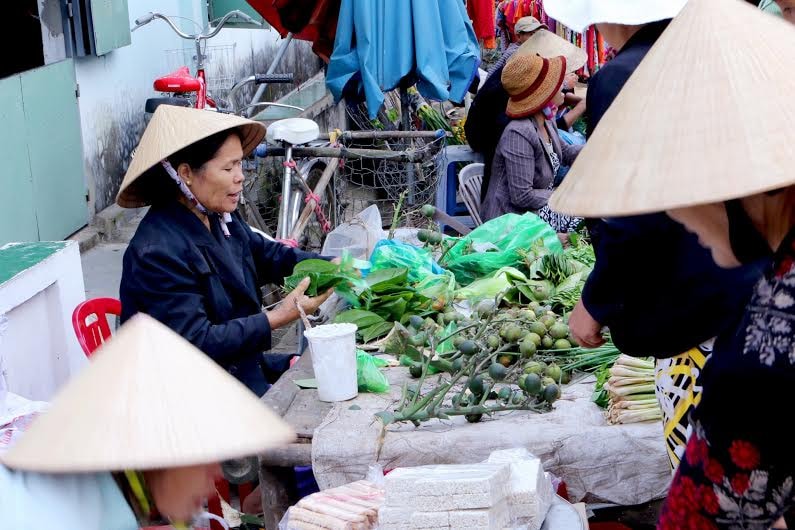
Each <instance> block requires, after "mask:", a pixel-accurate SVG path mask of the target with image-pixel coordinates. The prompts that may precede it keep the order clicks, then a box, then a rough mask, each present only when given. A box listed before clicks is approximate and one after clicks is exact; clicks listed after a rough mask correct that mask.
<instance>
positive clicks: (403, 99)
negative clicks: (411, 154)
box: [400, 86, 415, 206]
mask: <svg viewBox="0 0 795 530" xmlns="http://www.w3.org/2000/svg"><path fill="white" fill-rule="evenodd" d="M400 111H401V114H402V120H401V121H402V125H403V130H404V131H410V130H411V105H410V103H409V93H408V89H407V88H406V87H403V86H401V87H400ZM408 142H409V145H411V140H410V139H409V141H408ZM406 185H407V187H408V191H409V196H408V204H409V206H413V205H414V200H415V198H414V186H415V183H414V164H407V165H406Z"/></svg>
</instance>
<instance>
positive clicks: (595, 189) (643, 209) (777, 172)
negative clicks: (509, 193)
mask: <svg viewBox="0 0 795 530" xmlns="http://www.w3.org/2000/svg"><path fill="white" fill-rule="evenodd" d="M716 13H720V16H716ZM727 42H731V43H732V45H731V46H730V47H727V46H726V43H727ZM793 63H795V30H793V28H792V26H791V25H789V24H787V23H786V22H784V21H783V20H782V19H780V18H777V17H771V16H769V15H768V14H766V13H764V12H762V11H759V10H758V9H756V8H754V7H753V6H750V5H748V4H747V3H746V2H743V1H741V0H690V3H689V4H688V5H687V6H686V7H685V9H684V10H683V11H682V13H681V15H679V16H678V17H677V18H676V19H674V21H673V22H672V23H671V25H670V26H669V27H668V29H667V30H666V31H665V33H663V35H662V37H660V40H659V41H658V42H657V44H656V45H655V46H654V47H653V48H652V49H651V51H650V52H649V53H648V55H647V56H646V58H645V59H644V60H643V62H642V63H641V65H640V67H639V68H638V69H637V70H636V71H635V73H634V75H633V76H632V77H631V78H630V79H629V81H628V82H627V84H626V85H625V87H624V89H623V90H622V91H621V93H620V94H619V95H618V97H617V98H616V100H615V102H614V103H613V105H612V106H611V107H610V109H609V110H608V111H607V113H606V114H605V116H604V118H602V120H601V121H600V122H599V125H598V126H597V128H596V130H595V131H594V134H593V136H592V137H591V138H589V140H588V143H587V144H586V147H585V148H584V149H583V150H582V152H580V154H579V156H578V157H577V161H576V162H575V163H574V165H573V166H572V168H571V170H570V171H569V173H568V174H567V175H566V179H565V180H564V181H563V183H562V184H561V186H560V188H559V189H558V190H557V192H556V193H555V194H554V195H553V196H552V199H551V200H550V206H551V207H552V208H553V209H555V210H556V211H559V212H563V213H567V214H574V215H582V216H587V217H606V216H621V215H634V214H640V213H647V212H657V211H663V210H668V209H673V208H681V207H686V206H693V205H698V204H706V203H713V202H719V201H724V200H727V199H732V198H737V197H743V196H748V195H752V194H755V193H760V192H764V191H768V190H773V189H777V188H781V187H784V186H788V185H791V184H793V183H795V171H793V169H792V161H793V160H795V130H793V126H792V124H793V123H795V109H794V108H793V107H792V95H793V94H795V76H793V75H791V74H790V73H789V72H791V70H792V64H793ZM764 116H775V117H776V122H777V123H780V124H781V126H780V127H776V128H773V129H771V128H770V122H769V120H765V119H763V118H762V117H764Z"/></svg>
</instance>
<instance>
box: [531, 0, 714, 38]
mask: <svg viewBox="0 0 795 530" xmlns="http://www.w3.org/2000/svg"><path fill="white" fill-rule="evenodd" d="M686 3H687V0H545V1H544V10H545V11H546V13H547V15H549V16H550V18H554V19H555V20H557V21H559V22H560V23H561V24H565V25H566V26H568V27H569V28H571V29H573V30H574V31H579V32H582V31H585V29H586V28H587V27H588V26H590V25H592V24H598V23H600V22H602V23H613V24H624V25H627V26H636V25H640V24H648V23H649V22H656V21H658V20H665V19H667V18H673V17H675V16H676V15H677V14H678V13H679V12H680V11H681V10H682V7H683V6H684V5H685V4H686ZM719 14H720V11H718V12H716V13H715V15H716V16H718V15H719Z"/></svg>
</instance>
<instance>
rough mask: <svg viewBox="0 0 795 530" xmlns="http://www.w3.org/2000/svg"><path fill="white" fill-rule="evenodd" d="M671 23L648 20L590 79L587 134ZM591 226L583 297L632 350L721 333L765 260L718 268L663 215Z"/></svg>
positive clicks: (693, 342)
mask: <svg viewBox="0 0 795 530" xmlns="http://www.w3.org/2000/svg"><path fill="white" fill-rule="evenodd" d="M668 23H669V21H662V22H655V23H653V24H648V25H647V26H645V27H644V28H643V29H641V30H640V31H639V32H638V33H636V34H635V35H634V36H633V37H632V39H631V40H630V41H629V42H627V44H626V45H625V46H624V48H622V49H621V51H620V52H619V53H618V55H617V56H616V57H615V58H614V59H613V60H611V61H610V62H608V63H607V64H606V65H605V66H604V67H603V68H602V69H601V70H599V72H597V74H596V75H595V76H594V77H593V79H592V80H591V82H590V83H589V85H588V95H587V107H588V126H589V133H590V132H591V131H593V129H594V128H596V127H597V126H598V124H599V121H600V120H601V119H602V116H603V115H604V113H605V112H607V110H608V108H610V105H611V104H612V103H613V100H614V99H615V98H616V96H617V95H618V93H619V92H620V91H621V89H622V88H623V87H624V84H625V83H626V82H627V80H628V79H629V77H630V76H631V75H632V73H633V72H634V71H635V69H636V68H637V67H638V65H639V64H640V62H641V61H642V60H643V58H644V57H645V56H646V53H647V52H648V51H649V50H650V49H651V47H652V46H653V45H654V43H655V42H656V40H657V38H658V37H659V36H660V35H661V34H662V32H663V31H664V30H665V28H666V27H667V26H668ZM673 110H674V109H672V111H673ZM637 118H638V119H639V120H640V119H642V116H638V117H637ZM670 155H671V156H676V153H670ZM661 178H662V177H661ZM588 228H589V230H590V233H591V238H592V242H593V245H594V251H595V253H596V266H595V267H594V270H593V272H592V273H591V275H590V276H589V278H588V281H587V282H586V284H585V288H584V289H583V293H582V301H583V304H584V305H585V308H586V309H587V310H588V312H589V313H590V314H591V316H593V318H594V319H595V320H597V321H598V322H600V323H601V324H603V325H606V326H608V327H609V328H610V332H611V335H612V337H613V341H614V342H615V344H616V346H618V347H619V348H620V349H621V350H622V351H624V352H625V353H627V354H630V355H643V356H646V355H653V356H655V357H671V356H674V355H678V354H680V353H683V352H684V351H686V350H688V349H690V348H692V347H694V346H697V345H698V344H700V343H702V342H704V341H705V340H707V339H710V338H712V337H714V336H716V335H718V333H720V332H721V331H722V330H723V328H724V327H725V326H726V325H727V324H730V323H731V322H733V321H735V320H736V318H737V316H738V315H739V314H741V312H742V310H743V308H744V306H745V304H746V302H747V301H748V299H749V298H750V296H751V289H752V287H753V284H754V283H755V282H756V281H757V280H758V279H759V277H760V275H761V271H762V266H763V264H761V263H760V264H758V265H757V266H747V267H742V268H738V269H722V268H720V267H718V266H717V265H716V264H715V262H714V261H713V259H712V255H711V253H710V252H709V251H708V250H706V249H705V248H703V247H702V246H701V245H700V244H699V243H698V239H697V238H696V237H695V236H694V235H692V234H690V233H688V232H687V231H686V230H685V229H684V228H683V227H682V225H680V224H678V223H676V222H674V221H673V220H671V218H670V217H668V216H667V215H665V214H663V213H659V214H652V215H640V216H634V217H623V218H618V219H608V220H590V221H589V223H588Z"/></svg>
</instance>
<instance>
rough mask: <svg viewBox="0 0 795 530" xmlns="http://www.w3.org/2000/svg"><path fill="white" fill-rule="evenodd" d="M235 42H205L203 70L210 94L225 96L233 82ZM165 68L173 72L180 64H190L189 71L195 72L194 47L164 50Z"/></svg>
mask: <svg viewBox="0 0 795 530" xmlns="http://www.w3.org/2000/svg"><path fill="white" fill-rule="evenodd" d="M236 46H237V44H227V45H222V46H208V45H206V44H205V46H204V51H203V52H202V53H204V56H205V60H204V65H205V72H204V75H205V77H206V78H207V92H208V93H210V94H211V95H215V96H216V97H218V96H226V95H227V93H228V92H229V90H231V88H232V86H233V85H234V84H235V79H236V78H235V67H236V63H235V47H236ZM165 56H166V70H167V72H173V71H174V70H176V69H177V68H179V67H181V66H187V65H191V66H192V67H191V73H194V74H195V72H196V48H195V47H184V48H177V49H174V50H166V51H165Z"/></svg>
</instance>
